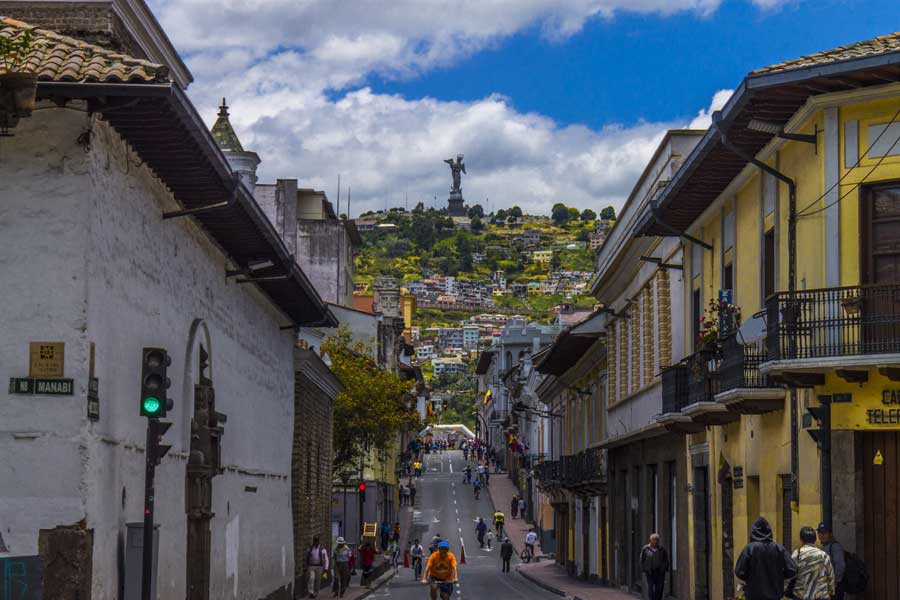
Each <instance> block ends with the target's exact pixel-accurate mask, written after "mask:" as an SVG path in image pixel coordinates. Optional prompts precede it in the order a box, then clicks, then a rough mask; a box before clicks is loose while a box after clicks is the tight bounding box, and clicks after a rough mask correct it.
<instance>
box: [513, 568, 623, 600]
mask: <svg viewBox="0 0 900 600" xmlns="http://www.w3.org/2000/svg"><path fill="white" fill-rule="evenodd" d="M516 571H517V572H518V573H519V575H521V576H522V577H524V578H525V579H527V580H529V581H530V582H532V583H533V584H535V585H537V586H540V587H542V588H544V589H545V590H547V591H550V592H553V593H554V594H557V595H559V596H565V597H566V598H572V600H635V599H636V598H637V596H633V595H631V594H628V593H626V592H622V591H620V590H616V589H613V588H609V587H604V586H600V585H594V584H590V583H588V582H586V581H582V580H580V579H575V578H573V577H570V576H569V575H568V573H566V570H565V569H564V568H563V567H561V566H560V565H558V564H556V563H555V562H553V561H544V562H537V563H531V564H527V565H525V564H523V565H519V566H517V567H516Z"/></svg>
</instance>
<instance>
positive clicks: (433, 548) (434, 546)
mask: <svg viewBox="0 0 900 600" xmlns="http://www.w3.org/2000/svg"><path fill="white" fill-rule="evenodd" d="M441 541H442V539H441V534H439V533H436V534H434V537H433V538H431V545H430V546H428V553H429V555H431V554H433V553H435V552H437V549H438V544H440V543H441Z"/></svg>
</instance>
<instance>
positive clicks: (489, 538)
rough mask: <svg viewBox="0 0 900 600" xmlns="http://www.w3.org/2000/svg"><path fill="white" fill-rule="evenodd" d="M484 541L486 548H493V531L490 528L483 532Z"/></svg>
mask: <svg viewBox="0 0 900 600" xmlns="http://www.w3.org/2000/svg"><path fill="white" fill-rule="evenodd" d="M484 541H485V543H486V544H487V549H488V550H493V549H494V532H493V531H491V530H490V529H488V530H487V533H485V534H484Z"/></svg>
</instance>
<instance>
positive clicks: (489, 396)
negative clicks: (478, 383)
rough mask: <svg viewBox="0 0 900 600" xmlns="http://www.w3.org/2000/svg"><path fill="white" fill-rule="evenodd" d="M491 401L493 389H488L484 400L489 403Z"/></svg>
mask: <svg viewBox="0 0 900 600" xmlns="http://www.w3.org/2000/svg"><path fill="white" fill-rule="evenodd" d="M490 401H491V390H488V391H486V392H485V393H484V401H483V404H485V405H487V403H488V402H490Z"/></svg>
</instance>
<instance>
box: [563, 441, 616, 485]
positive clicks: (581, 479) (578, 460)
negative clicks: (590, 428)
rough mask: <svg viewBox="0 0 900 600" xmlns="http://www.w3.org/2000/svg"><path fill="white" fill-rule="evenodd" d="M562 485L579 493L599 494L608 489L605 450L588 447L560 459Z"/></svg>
mask: <svg viewBox="0 0 900 600" xmlns="http://www.w3.org/2000/svg"><path fill="white" fill-rule="evenodd" d="M560 465H561V467H560V469H561V472H560V480H561V484H562V487H565V488H567V489H571V490H573V491H576V492H578V493H584V494H599V493H603V492H604V491H605V489H606V472H605V471H606V469H605V464H604V460H603V451H602V450H600V449H599V448H588V449H586V450H582V451H581V452H579V453H578V454H573V455H569V456H563V457H562V459H561V460H560Z"/></svg>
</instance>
